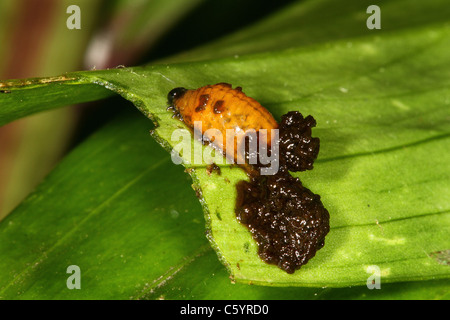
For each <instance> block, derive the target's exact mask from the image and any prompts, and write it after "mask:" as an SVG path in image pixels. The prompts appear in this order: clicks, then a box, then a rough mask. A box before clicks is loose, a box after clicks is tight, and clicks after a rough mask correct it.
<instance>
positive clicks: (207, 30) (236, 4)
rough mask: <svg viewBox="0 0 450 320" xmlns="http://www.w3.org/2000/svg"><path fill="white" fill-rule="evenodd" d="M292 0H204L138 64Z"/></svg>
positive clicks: (217, 34)
mask: <svg viewBox="0 0 450 320" xmlns="http://www.w3.org/2000/svg"><path fill="white" fill-rule="evenodd" d="M293 2H294V1H293V0H279V1H261V0H259V1H258V0H246V1H242V0H226V1H223V0H222V1H205V2H203V3H202V4H201V5H199V6H198V7H197V8H196V9H194V10H193V11H192V12H191V13H190V14H189V15H187V16H186V17H185V18H184V19H182V20H181V21H180V23H178V24H177V25H176V26H175V27H174V28H173V29H172V30H171V31H170V32H169V33H168V34H166V35H165V36H164V37H163V38H162V39H161V40H160V41H159V42H158V43H157V44H156V45H155V46H154V47H153V48H152V50H151V51H150V52H148V54H146V55H145V56H143V57H142V59H140V61H138V62H139V63H138V64H143V63H148V62H149V61H151V60H157V59H161V58H164V57H167V56H170V55H173V54H176V53H179V52H182V51H186V50H189V49H192V48H195V47H197V46H199V45H202V44H206V43H208V42H211V41H213V40H216V39H219V38H221V37H223V36H225V35H227V34H230V33H233V32H237V31H238V30H240V29H242V28H244V27H247V26H250V25H251V24H253V23H255V22H257V21H258V20H261V19H263V18H264V17H266V16H268V15H271V14H273V13H275V12H276V11H278V10H280V9H281V8H283V7H285V6H286V5H288V4H290V3H293ZM168 18H169V17H168Z"/></svg>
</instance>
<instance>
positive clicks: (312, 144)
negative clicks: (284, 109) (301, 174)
mask: <svg viewBox="0 0 450 320" xmlns="http://www.w3.org/2000/svg"><path fill="white" fill-rule="evenodd" d="M315 126H316V120H314V118H313V117H312V116H307V117H306V118H303V116H302V114H301V113H300V112H296V111H291V112H289V113H287V114H285V115H284V116H282V117H281V122H280V154H281V155H282V156H281V158H280V163H281V165H282V166H284V167H286V169H288V170H290V171H304V170H310V169H312V167H313V162H314V160H316V158H317V155H318V153H319V146H320V140H319V138H312V137H311V128H313V127H315Z"/></svg>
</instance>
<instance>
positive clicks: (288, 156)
mask: <svg viewBox="0 0 450 320" xmlns="http://www.w3.org/2000/svg"><path fill="white" fill-rule="evenodd" d="M315 124H316V122H315V120H314V118H313V117H311V116H308V117H306V118H303V116H302V115H301V113H299V112H289V113H288V114H286V115H284V116H283V117H282V121H281V123H280V127H279V129H280V131H279V134H280V170H279V171H278V173H276V174H275V175H266V176H264V175H253V176H251V178H250V181H249V182H247V181H241V182H240V183H238V185H237V192H238V199H237V202H236V216H237V218H238V220H239V221H240V222H241V223H242V224H244V225H246V226H247V227H248V229H249V230H250V232H251V233H252V236H253V238H254V239H255V240H256V242H257V243H258V254H259V256H260V257H261V259H262V260H264V261H265V262H267V263H270V264H275V265H277V266H278V267H279V268H281V269H282V270H284V271H286V272H287V273H293V272H294V271H295V270H297V269H299V268H300V267H301V266H302V265H304V264H305V263H307V262H308V260H309V259H311V258H312V257H314V255H315V254H316V251H317V250H318V249H320V248H322V247H323V245H324V240H325V236H326V235H327V233H328V231H329V230H330V226H329V220H330V216H329V213H328V211H327V210H326V209H325V208H324V206H323V204H322V202H321V200H320V196H319V195H316V194H314V193H312V192H311V191H310V190H309V189H307V188H305V187H304V186H303V185H302V183H301V181H300V180H299V179H298V178H294V177H292V176H291V175H290V173H289V171H303V170H308V169H312V166H313V162H314V160H315V159H316V158H317V154H318V152H319V142H320V141H319V139H318V138H312V137H311V128H312V127H314V126H315Z"/></svg>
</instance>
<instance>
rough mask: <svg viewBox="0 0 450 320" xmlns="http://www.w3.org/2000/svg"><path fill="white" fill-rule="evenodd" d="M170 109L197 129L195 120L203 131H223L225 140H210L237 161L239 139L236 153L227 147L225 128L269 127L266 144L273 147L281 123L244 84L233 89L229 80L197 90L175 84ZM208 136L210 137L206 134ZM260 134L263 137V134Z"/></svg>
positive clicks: (245, 129)
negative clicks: (251, 96) (274, 133)
mask: <svg viewBox="0 0 450 320" xmlns="http://www.w3.org/2000/svg"><path fill="white" fill-rule="evenodd" d="M168 101H169V105H170V107H169V108H170V109H173V110H174V111H175V115H174V116H176V117H178V118H179V119H180V120H182V121H183V122H184V123H185V124H186V125H187V126H189V127H190V128H192V129H194V122H196V121H201V124H202V132H201V133H202V134H203V135H204V134H205V131H206V130H208V129H211V128H214V129H217V130H219V131H220V132H221V134H222V137H223V139H222V140H223V141H218V140H219V139H216V140H213V139H211V142H213V144H214V145H215V146H217V147H219V148H220V149H221V150H222V151H223V153H224V154H226V155H227V156H229V157H232V158H234V160H235V161H236V157H237V155H236V150H237V143H239V142H237V141H235V148H234V154H233V153H230V152H227V149H226V138H225V137H226V132H227V131H226V130H227V129H233V130H234V131H235V132H236V133H237V134H239V133H244V132H247V131H248V130H254V131H255V132H259V130H261V129H267V138H266V140H267V144H268V147H270V141H271V139H270V132H271V131H270V130H271V129H277V128H278V123H277V121H276V120H275V119H274V118H273V116H272V114H270V112H269V111H267V109H266V108H264V107H263V106H262V105H261V104H260V103H259V102H258V101H256V100H255V99H253V98H250V97H248V96H247V95H245V93H243V92H242V88H241V87H236V88H235V89H233V88H232V87H231V85H230V84H228V83H218V84H215V85H207V86H204V87H201V88H199V89H195V90H189V89H185V88H175V89H173V90H171V91H170V92H169V95H168ZM204 138H206V139H208V137H207V136H206V137H204ZM260 138H261V137H260Z"/></svg>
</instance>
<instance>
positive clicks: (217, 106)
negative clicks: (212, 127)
mask: <svg viewBox="0 0 450 320" xmlns="http://www.w3.org/2000/svg"><path fill="white" fill-rule="evenodd" d="M224 103H225V101H223V100H217V101H216V103H214V106H213V112H214V113H215V114H219V113H222V112H223V104H224Z"/></svg>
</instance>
